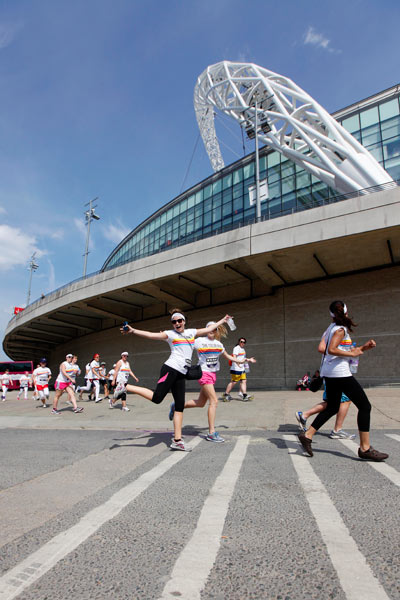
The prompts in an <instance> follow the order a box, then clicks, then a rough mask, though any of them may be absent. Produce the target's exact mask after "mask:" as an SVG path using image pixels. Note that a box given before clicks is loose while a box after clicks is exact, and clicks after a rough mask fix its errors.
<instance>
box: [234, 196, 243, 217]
mask: <svg viewBox="0 0 400 600" xmlns="http://www.w3.org/2000/svg"><path fill="white" fill-rule="evenodd" d="M242 210H243V196H240V198H235V199H234V201H233V214H237V213H238V212H239V211H242Z"/></svg>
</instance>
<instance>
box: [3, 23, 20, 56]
mask: <svg viewBox="0 0 400 600" xmlns="http://www.w3.org/2000/svg"><path fill="white" fill-rule="evenodd" d="M21 27H22V25H21V24H20V23H14V24H10V23H0V50H1V49H2V48H7V46H9V45H10V44H11V43H12V41H13V40H14V38H15V36H16V35H17V33H18V31H19V30H20V29H21Z"/></svg>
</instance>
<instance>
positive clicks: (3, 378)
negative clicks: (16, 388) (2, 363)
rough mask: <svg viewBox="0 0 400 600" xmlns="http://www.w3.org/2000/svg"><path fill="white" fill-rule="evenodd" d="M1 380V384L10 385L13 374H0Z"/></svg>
mask: <svg viewBox="0 0 400 600" xmlns="http://www.w3.org/2000/svg"><path fill="white" fill-rule="evenodd" d="M0 380H1V385H7V386H9V385H10V384H11V375H10V374H9V373H8V374H6V373H4V374H3V375H1V376H0Z"/></svg>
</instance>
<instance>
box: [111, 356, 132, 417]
mask: <svg viewBox="0 0 400 600" xmlns="http://www.w3.org/2000/svg"><path fill="white" fill-rule="evenodd" d="M128 356H129V354H128V352H121V359H120V360H119V361H118V362H117V364H116V365H115V369H113V378H112V380H111V388H112V389H113V388H115V392H114V397H113V398H109V399H108V404H109V406H110V408H114V400H121V404H122V410H125V411H127V412H129V410H130V409H129V408H128V407H127V405H126V384H127V383H128V379H129V375H131V376H132V377H133V379H134V380H135V381H136V382H138V381H139V379H138V378H137V377H136V375H135V373H133V372H132V370H131V366H130V364H129V362H128ZM110 373H111V371H110Z"/></svg>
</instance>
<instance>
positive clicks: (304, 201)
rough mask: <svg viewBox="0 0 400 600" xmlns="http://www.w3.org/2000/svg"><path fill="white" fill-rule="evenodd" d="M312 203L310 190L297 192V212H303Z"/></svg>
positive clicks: (305, 189)
mask: <svg viewBox="0 0 400 600" xmlns="http://www.w3.org/2000/svg"><path fill="white" fill-rule="evenodd" d="M310 203H312V196H311V188H304V189H302V190H301V191H298V192H297V210H304V208H306V207H307V206H308V205H309V204H310Z"/></svg>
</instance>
